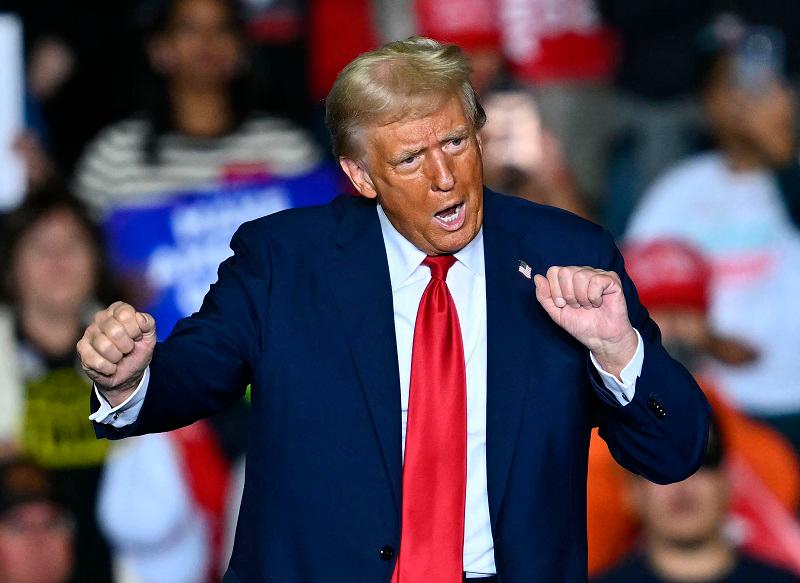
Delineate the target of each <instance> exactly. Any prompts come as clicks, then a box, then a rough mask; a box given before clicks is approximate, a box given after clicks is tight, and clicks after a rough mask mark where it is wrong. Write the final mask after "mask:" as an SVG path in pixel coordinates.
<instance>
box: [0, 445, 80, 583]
mask: <svg viewBox="0 0 800 583" xmlns="http://www.w3.org/2000/svg"><path fill="white" fill-rule="evenodd" d="M74 536H75V531H74V523H73V520H72V517H71V516H70V514H69V512H68V511H67V510H66V509H65V508H64V506H63V505H62V504H61V503H60V502H59V500H58V497H57V496H56V495H55V492H54V489H53V484H52V483H51V481H50V478H49V476H48V475H47V473H46V472H45V471H44V470H43V469H42V468H40V467H39V466H37V465H35V464H33V463H31V462H28V461H25V460H23V459H14V460H7V461H5V462H2V463H1V464H0V581H2V582H3V583H67V581H69V577H70V573H71V572H72V566H73V544H74V540H73V539H74ZM81 581H82V582H83V581H90V579H81ZM91 581H93V580H91Z"/></svg>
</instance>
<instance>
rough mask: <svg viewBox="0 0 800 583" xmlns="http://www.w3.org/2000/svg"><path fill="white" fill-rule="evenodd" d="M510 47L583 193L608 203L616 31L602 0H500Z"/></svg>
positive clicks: (506, 48) (507, 51) (588, 203)
mask: <svg viewBox="0 0 800 583" xmlns="http://www.w3.org/2000/svg"><path fill="white" fill-rule="evenodd" d="M494 4H495V7H496V14H497V16H496V17H497V18H498V22H499V27H500V30H501V34H502V44H503V53H504V55H505V57H506V59H507V60H508V62H509V64H510V69H511V72H512V74H513V76H514V78H515V79H517V80H518V81H519V82H520V83H522V84H523V85H524V86H525V87H527V88H529V89H530V90H531V91H532V92H533V94H534V95H535V97H536V102H537V105H538V107H539V111H540V113H541V117H542V120H543V122H544V124H545V126H546V127H547V128H549V130H550V131H551V132H552V133H553V134H554V135H555V136H556V138H557V139H558V141H559V142H560V143H561V144H562V145H563V148H564V156H565V158H566V160H567V163H568V165H569V167H570V168H572V169H573V170H574V173H575V183H576V187H577V189H576V190H577V193H578V194H579V195H580V196H581V197H582V201H581V202H582V205H583V206H585V207H587V208H588V209H589V210H590V211H591V212H596V211H597V210H599V209H600V208H602V206H603V204H604V202H605V190H606V166H607V163H606V158H607V155H606V154H607V142H608V139H609V135H610V132H611V129H612V126H611V119H612V115H611V114H612V113H613V109H612V107H613V104H614V102H613V93H612V90H611V80H612V77H613V73H614V68H615V66H616V62H617V43H616V39H615V36H614V32H613V31H612V30H611V28H610V27H609V26H608V23H607V22H606V20H605V19H604V17H603V14H602V12H601V11H600V5H599V2H597V1H596V0H494Z"/></svg>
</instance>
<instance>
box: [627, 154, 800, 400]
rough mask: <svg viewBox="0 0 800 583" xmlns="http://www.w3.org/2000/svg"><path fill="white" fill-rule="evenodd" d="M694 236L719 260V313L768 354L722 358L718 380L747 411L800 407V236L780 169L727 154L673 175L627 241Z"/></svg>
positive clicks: (729, 329)
mask: <svg viewBox="0 0 800 583" xmlns="http://www.w3.org/2000/svg"><path fill="white" fill-rule="evenodd" d="M661 237H673V238H678V239H682V240H685V241H687V242H689V243H691V244H693V245H695V246H696V247H697V248H698V249H699V250H700V251H702V252H704V253H705V255H706V256H707V258H708V259H709V260H710V261H711V263H712V266H713V278H712V282H711V288H710V289H711V298H710V300H711V301H710V303H711V305H710V313H709V318H710V321H711V325H712V326H713V328H714V330H715V331H717V332H718V333H720V334H722V335H725V336H733V337H738V338H741V339H742V340H744V341H746V342H747V343H748V344H750V345H751V346H753V347H754V348H755V349H756V350H757V351H758V353H759V358H758V360H757V361H755V362H753V363H752V364H747V365H740V366H723V365H719V364H713V365H712V366H711V369H710V370H709V371H708V372H709V376H710V377H711V378H712V379H713V380H715V381H716V382H717V383H718V384H719V388H720V389H721V390H722V391H723V392H725V393H727V394H728V395H730V396H731V397H732V399H733V400H734V401H735V402H736V403H737V404H738V405H739V406H740V407H742V408H744V409H745V410H747V411H749V412H751V413H756V414H766V415H768V414H780V413H796V412H800V358H798V346H800V303H798V302H797V301H795V298H796V296H797V292H798V290H800V233H798V231H797V229H796V228H795V227H794V226H793V225H792V223H791V220H790V218H789V216H788V213H787V212H786V210H785V207H784V204H783V202H782V201H781V194H780V190H779V188H778V184H777V182H776V180H775V177H774V175H773V174H772V173H770V172H768V171H766V170H764V171H749V172H734V171H733V170H732V169H731V168H730V167H729V166H728V165H727V163H726V161H725V159H724V158H723V157H722V156H721V155H720V154H718V153H706V154H702V155H698V156H694V157H692V158H690V159H688V160H687V161H685V162H683V163H681V164H679V165H677V166H676V167H675V168H673V169H672V170H670V171H668V172H667V173H666V174H665V175H664V176H663V177H662V178H660V179H659V180H657V181H656V183H655V184H654V185H653V187H652V188H651V189H650V191H649V192H647V193H646V195H645V197H644V199H643V200H642V203H641V205H640V206H639V208H638V209H636V211H635V212H634V214H633V216H632V218H631V222H630V225H629V228H628V232H627V239H629V240H632V241H634V240H635V241H637V242H640V241H647V240H652V239H655V238H661Z"/></svg>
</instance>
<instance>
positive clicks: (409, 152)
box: [389, 126, 469, 166]
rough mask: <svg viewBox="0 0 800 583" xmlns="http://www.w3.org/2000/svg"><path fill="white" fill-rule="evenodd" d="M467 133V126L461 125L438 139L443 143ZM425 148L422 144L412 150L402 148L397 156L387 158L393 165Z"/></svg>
mask: <svg viewBox="0 0 800 583" xmlns="http://www.w3.org/2000/svg"><path fill="white" fill-rule="evenodd" d="M468 135H469V130H468V128H466V127H463V126H461V127H457V128H455V129H453V130H451V131H449V132H447V133H446V134H445V135H444V137H443V138H442V139H441V140H439V143H440V144H445V143H447V142H449V141H451V140H455V139H458V138H466V137H467V136H468ZM427 149H428V148H427V146H423V147H422V148H417V149H414V150H403V151H402V152H400V153H399V154H397V156H393V157H392V158H391V159H390V160H389V163H390V164H391V165H393V166H396V165H397V164H399V163H400V162H402V161H403V160H405V159H407V158H411V157H413V156H416V155H418V154H421V153H422V152H424V151H425V150H427Z"/></svg>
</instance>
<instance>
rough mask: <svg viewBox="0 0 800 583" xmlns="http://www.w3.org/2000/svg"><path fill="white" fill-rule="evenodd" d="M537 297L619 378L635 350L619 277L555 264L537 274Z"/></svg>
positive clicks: (535, 280)
mask: <svg viewBox="0 0 800 583" xmlns="http://www.w3.org/2000/svg"><path fill="white" fill-rule="evenodd" d="M533 281H534V283H535V284H536V299H537V300H539V303H540V304H541V305H542V307H543V308H544V310H545V311H546V312H547V314H548V315H549V316H550V317H551V318H552V319H553V321H554V322H555V323H556V324H558V325H559V326H561V327H562V328H563V329H564V330H566V331H567V332H569V334H570V335H572V336H573V337H575V338H576V339H577V340H578V341H579V342H580V343H581V344H583V345H584V346H586V348H588V349H589V350H591V351H592V354H594V357H595V358H596V359H597V361H598V362H599V363H600V366H602V367H603V369H604V370H605V371H606V372H609V373H611V374H613V375H614V376H615V377H617V378H619V375H620V373H621V372H622V369H623V368H625V366H626V365H627V364H628V363H629V362H630V360H631V359H632V358H633V355H634V354H635V352H636V346H637V344H638V338H637V336H636V331H635V330H634V329H633V326H631V323H630V320H628V307H627V305H626V303H625V295H624V294H623V293H622V284H621V282H620V280H619V276H618V275H617V274H616V273H614V272H613V271H603V270H602V269H594V268H592V267H556V266H553V267H551V268H550V269H548V270H547V277H544V276H542V275H538V274H537V275H535V276H534V278H533Z"/></svg>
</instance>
